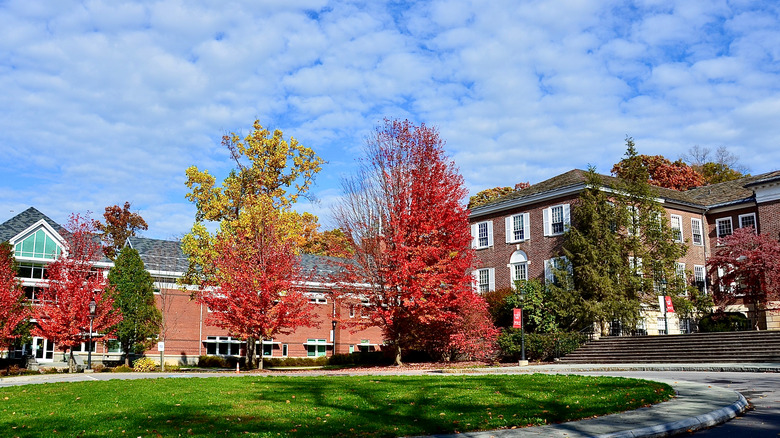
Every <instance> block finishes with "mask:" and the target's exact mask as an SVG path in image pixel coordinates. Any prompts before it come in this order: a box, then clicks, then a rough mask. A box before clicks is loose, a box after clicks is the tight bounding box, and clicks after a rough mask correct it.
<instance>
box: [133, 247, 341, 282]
mask: <svg viewBox="0 0 780 438" xmlns="http://www.w3.org/2000/svg"><path fill="white" fill-rule="evenodd" d="M128 244H129V245H130V247H131V248H133V249H135V250H136V251H138V254H139V255H140V256H141V260H143V262H144V265H145V266H146V269H148V270H150V271H169V272H186V271H187V267H188V266H189V265H188V263H189V262H188V260H187V256H186V255H184V253H183V252H182V249H181V242H179V241H176V240H159V239H147V238H145V237H138V236H133V237H130V238H129V239H128ZM300 260H301V270H302V271H303V273H304V274H311V275H312V277H313V280H317V279H319V280H327V278H328V277H329V276H330V275H333V274H336V273H339V272H341V271H342V270H343V267H342V266H343V264H344V262H345V259H340V258H337V257H326V256H320V255H313V254H301V256H300Z"/></svg>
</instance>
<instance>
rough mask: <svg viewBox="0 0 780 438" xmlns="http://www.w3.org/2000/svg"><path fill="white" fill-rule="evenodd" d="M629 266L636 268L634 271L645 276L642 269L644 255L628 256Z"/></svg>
mask: <svg viewBox="0 0 780 438" xmlns="http://www.w3.org/2000/svg"><path fill="white" fill-rule="evenodd" d="M628 266H629V267H632V268H634V273H635V274H636V275H638V276H640V277H641V276H643V275H644V271H643V270H642V257H634V256H628Z"/></svg>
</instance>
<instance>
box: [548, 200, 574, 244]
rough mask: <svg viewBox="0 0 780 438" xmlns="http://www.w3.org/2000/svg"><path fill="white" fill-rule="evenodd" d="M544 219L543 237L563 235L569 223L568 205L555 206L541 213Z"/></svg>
mask: <svg viewBox="0 0 780 438" xmlns="http://www.w3.org/2000/svg"><path fill="white" fill-rule="evenodd" d="M542 218H543V219H544V235H545V236H556V235H559V234H563V233H564V232H565V231H566V228H567V227H568V225H569V223H570V213H569V204H561V205H556V206H553V207H550V208H545V209H544V210H543V211H542Z"/></svg>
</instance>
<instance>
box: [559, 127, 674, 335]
mask: <svg viewBox="0 0 780 438" xmlns="http://www.w3.org/2000/svg"><path fill="white" fill-rule="evenodd" d="M626 146H627V150H626V158H625V159H624V160H623V163H624V168H623V172H624V173H623V179H621V180H619V182H617V183H616V184H615V185H614V186H612V187H610V186H608V185H606V184H605V183H604V182H603V181H602V179H601V177H600V176H599V175H598V174H596V172H595V170H594V169H590V172H589V175H588V181H587V185H588V187H587V188H586V189H585V190H584V191H583V192H582V194H581V195H580V200H579V202H578V203H577V205H576V206H575V207H574V209H573V211H572V226H571V228H570V229H569V230H568V231H567V233H566V237H565V240H564V244H563V254H564V255H565V256H566V257H567V259H568V260H569V262H570V263H571V273H572V275H571V277H572V278H571V288H573V289H574V290H575V291H576V294H575V295H577V296H579V297H580V300H579V303H573V304H574V308H573V309H572V312H574V313H578V314H579V315H580V318H581V321H582V323H583V324H582V325H583V326H586V325H588V324H592V323H597V324H598V326H599V327H600V328H601V330H602V331H604V330H606V328H607V326H608V324H610V323H612V322H614V321H618V322H619V323H620V324H622V325H623V326H624V327H626V328H629V327H630V329H629V330H633V328H634V327H636V325H637V322H638V320H639V317H640V312H641V309H642V306H643V305H648V306H655V305H657V296H659V295H671V296H673V297H682V296H684V295H685V293H686V291H687V285H686V284H685V282H684V281H683V280H682V278H681V277H680V276H679V275H678V273H677V271H676V268H677V264H676V262H677V260H678V259H679V258H680V257H682V256H684V255H685V253H686V251H687V247H686V246H685V244H682V243H678V242H675V241H674V238H673V233H672V230H671V228H670V226H669V224H668V222H667V219H666V212H665V210H664V209H663V207H662V206H661V204H660V203H659V202H658V201H657V194H656V189H655V188H654V187H653V186H651V185H650V184H648V182H647V180H648V177H647V169H646V168H645V166H643V165H642V162H641V158H640V157H639V156H638V154H637V152H636V148H635V145H634V141H633V139H631V138H630V137H629V138H627V139H626ZM605 188H606V189H607V190H604V189H605Z"/></svg>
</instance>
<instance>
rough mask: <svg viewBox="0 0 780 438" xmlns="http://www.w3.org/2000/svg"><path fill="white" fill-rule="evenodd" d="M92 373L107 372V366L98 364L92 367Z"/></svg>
mask: <svg viewBox="0 0 780 438" xmlns="http://www.w3.org/2000/svg"><path fill="white" fill-rule="evenodd" d="M92 371H94V372H96V373H102V372H104V371H106V366H105V365H103V364H102V363H99V364H97V365H95V366H93V367H92Z"/></svg>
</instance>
